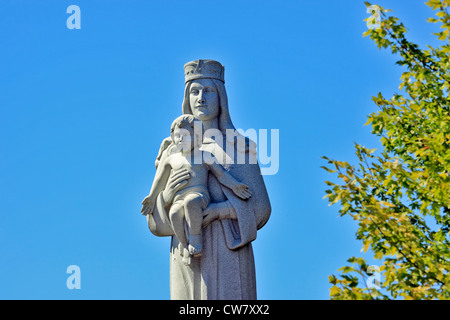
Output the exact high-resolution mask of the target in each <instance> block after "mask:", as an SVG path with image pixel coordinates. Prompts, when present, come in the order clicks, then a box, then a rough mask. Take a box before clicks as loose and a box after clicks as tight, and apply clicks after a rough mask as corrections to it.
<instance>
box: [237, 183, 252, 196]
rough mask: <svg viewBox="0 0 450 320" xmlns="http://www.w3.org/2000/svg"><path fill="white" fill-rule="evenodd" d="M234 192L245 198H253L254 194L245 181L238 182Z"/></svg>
mask: <svg viewBox="0 0 450 320" xmlns="http://www.w3.org/2000/svg"><path fill="white" fill-rule="evenodd" d="M233 192H234V193H235V194H236V195H237V196H238V197H239V198H241V199H243V200H247V199H248V198H251V196H252V195H253V193H252V192H251V191H250V190H248V186H247V185H246V184H243V183H239V184H237V185H236V186H235V187H234V188H233Z"/></svg>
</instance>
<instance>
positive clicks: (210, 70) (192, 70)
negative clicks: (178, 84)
mask: <svg viewBox="0 0 450 320" xmlns="http://www.w3.org/2000/svg"><path fill="white" fill-rule="evenodd" d="M184 78H185V83H187V82H188V81H192V80H196V79H217V80H220V81H222V82H223V83H225V67H224V66H223V65H222V64H220V62H218V61H216V60H210V59H205V60H203V59H198V60H194V61H191V62H188V63H186V64H185V65H184Z"/></svg>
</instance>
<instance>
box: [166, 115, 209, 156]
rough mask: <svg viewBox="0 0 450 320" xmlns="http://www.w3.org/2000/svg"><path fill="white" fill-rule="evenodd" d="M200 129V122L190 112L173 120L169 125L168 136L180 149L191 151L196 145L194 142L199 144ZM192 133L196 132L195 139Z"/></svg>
mask: <svg viewBox="0 0 450 320" xmlns="http://www.w3.org/2000/svg"><path fill="white" fill-rule="evenodd" d="M199 129H200V130H199ZM201 129H202V122H201V121H200V120H199V119H197V118H196V117H194V116H193V115H191V114H185V115H182V116H180V117H178V118H176V119H175V120H174V121H173V123H172V126H171V127H170V136H171V137H172V141H173V142H174V143H175V145H176V146H177V147H178V148H179V149H180V151H182V152H183V151H185V152H186V151H191V150H193V149H194V148H195V147H196V145H195V144H194V143H195V142H197V146H200V145H201V142H202V139H201V134H202V132H201V131H202V130H201ZM196 131H200V132H196ZM194 134H197V139H194ZM199 136H200V137H199Z"/></svg>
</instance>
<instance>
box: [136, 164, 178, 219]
mask: <svg viewBox="0 0 450 320" xmlns="http://www.w3.org/2000/svg"><path fill="white" fill-rule="evenodd" d="M171 168H172V167H171V165H170V161H169V158H166V159H165V161H164V162H163V163H160V164H159V165H158V169H157V170H156V174H155V178H154V179H153V184H152V188H151V190H150V193H149V195H148V196H146V197H145V198H144V200H143V201H142V209H141V212H142V214H143V215H147V214H151V213H152V212H153V210H154V208H155V203H156V198H157V197H158V195H159V193H160V192H161V191H162V190H164V188H165V187H166V184H167V180H169V175H170V169H171Z"/></svg>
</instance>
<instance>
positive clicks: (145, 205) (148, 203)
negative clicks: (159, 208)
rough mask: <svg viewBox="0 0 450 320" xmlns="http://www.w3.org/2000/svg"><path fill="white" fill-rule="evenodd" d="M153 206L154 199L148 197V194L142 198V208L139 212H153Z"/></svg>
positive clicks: (144, 213)
mask: <svg viewBox="0 0 450 320" xmlns="http://www.w3.org/2000/svg"><path fill="white" fill-rule="evenodd" d="M154 208H155V201H154V200H153V199H152V198H151V197H150V195H148V196H146V197H145V198H144V200H142V209H141V213H142V214H143V215H144V216H146V215H148V214H151V213H152V212H153V209H154Z"/></svg>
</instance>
